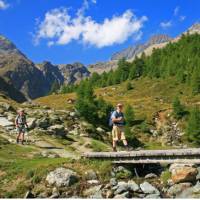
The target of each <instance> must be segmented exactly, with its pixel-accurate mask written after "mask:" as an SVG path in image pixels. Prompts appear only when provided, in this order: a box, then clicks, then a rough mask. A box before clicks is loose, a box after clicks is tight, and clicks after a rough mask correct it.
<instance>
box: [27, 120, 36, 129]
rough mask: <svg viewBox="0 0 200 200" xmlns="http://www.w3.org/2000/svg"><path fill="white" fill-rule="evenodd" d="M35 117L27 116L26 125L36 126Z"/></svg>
mask: <svg viewBox="0 0 200 200" xmlns="http://www.w3.org/2000/svg"><path fill="white" fill-rule="evenodd" d="M36 121H37V120H36V118H27V124H28V127H29V128H31V129H33V128H35V126H36Z"/></svg>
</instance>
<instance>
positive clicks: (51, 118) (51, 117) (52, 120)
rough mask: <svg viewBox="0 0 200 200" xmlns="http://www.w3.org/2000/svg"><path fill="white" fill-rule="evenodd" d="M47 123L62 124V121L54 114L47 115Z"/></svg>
mask: <svg viewBox="0 0 200 200" xmlns="http://www.w3.org/2000/svg"><path fill="white" fill-rule="evenodd" d="M49 123H50V124H62V121H61V120H60V117H58V116H57V115H54V114H50V115H49Z"/></svg>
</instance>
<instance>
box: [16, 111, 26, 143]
mask: <svg viewBox="0 0 200 200" xmlns="http://www.w3.org/2000/svg"><path fill="white" fill-rule="evenodd" d="M15 126H16V129H17V132H18V135H17V140H16V142H17V144H18V143H19V141H20V139H21V143H22V144H24V134H25V132H26V129H27V128H28V124H27V122H26V115H25V113H24V110H23V109H21V110H20V111H19V112H18V115H17V117H16V119H15Z"/></svg>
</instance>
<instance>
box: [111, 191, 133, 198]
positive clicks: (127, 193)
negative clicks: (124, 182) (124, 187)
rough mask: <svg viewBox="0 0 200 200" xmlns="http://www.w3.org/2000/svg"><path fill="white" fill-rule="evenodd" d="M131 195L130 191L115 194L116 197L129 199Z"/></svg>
mask: <svg viewBox="0 0 200 200" xmlns="http://www.w3.org/2000/svg"><path fill="white" fill-rule="evenodd" d="M129 197H130V194H129V191H127V192H124V193H122V194H117V195H115V196H114V199H127V198H129Z"/></svg>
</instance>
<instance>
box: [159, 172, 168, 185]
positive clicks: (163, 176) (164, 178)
mask: <svg viewBox="0 0 200 200" xmlns="http://www.w3.org/2000/svg"><path fill="white" fill-rule="evenodd" d="M170 177H171V173H170V172H169V170H168V169H167V170H165V171H164V172H162V174H161V176H160V180H161V181H162V183H163V185H165V186H166V185H167V181H168V180H169V179H170Z"/></svg>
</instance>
